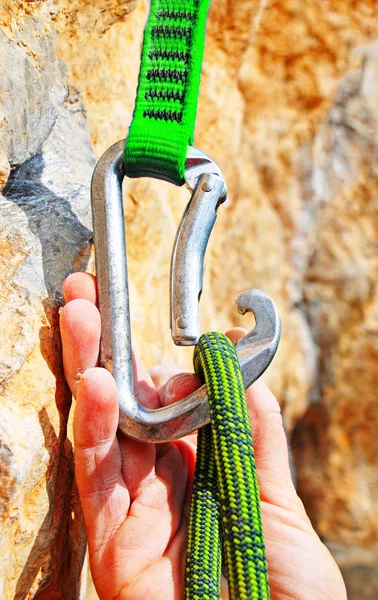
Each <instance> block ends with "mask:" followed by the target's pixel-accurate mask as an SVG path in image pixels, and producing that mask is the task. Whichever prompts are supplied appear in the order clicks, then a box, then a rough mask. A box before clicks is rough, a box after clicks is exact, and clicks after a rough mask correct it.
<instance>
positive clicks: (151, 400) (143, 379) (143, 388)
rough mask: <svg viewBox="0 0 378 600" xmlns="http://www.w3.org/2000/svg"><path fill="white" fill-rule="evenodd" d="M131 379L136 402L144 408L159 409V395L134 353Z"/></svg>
mask: <svg viewBox="0 0 378 600" xmlns="http://www.w3.org/2000/svg"><path fill="white" fill-rule="evenodd" d="M133 378H134V393H135V396H136V398H137V400H138V402H139V403H140V404H141V405H142V406H145V407H146V408H159V406H160V402H159V394H158V392H157V390H156V388H155V386H154V383H153V381H152V379H151V376H150V374H149V372H148V370H147V369H146V367H145V366H144V364H143V363H142V361H141V360H140V358H139V357H138V356H137V355H136V354H135V352H134V351H133Z"/></svg>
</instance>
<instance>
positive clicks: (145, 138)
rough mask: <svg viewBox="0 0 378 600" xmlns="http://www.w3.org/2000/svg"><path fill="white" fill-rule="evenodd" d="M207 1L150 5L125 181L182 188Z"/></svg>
mask: <svg viewBox="0 0 378 600" xmlns="http://www.w3.org/2000/svg"><path fill="white" fill-rule="evenodd" d="M209 4H210V0H152V1H151V8H150V13H149V17H148V21H147V24H146V28H145V31H144V38H143V48H142V57H141V65H140V72H139V82H138V90H137V97H136V101H135V109H134V114H133V120H132V123H131V126H130V130H129V134H128V136H127V140H126V146H125V173H126V175H127V176H128V177H156V178H158V179H165V180H167V181H170V182H171V183H175V184H176V185H182V184H183V183H184V169H185V160H186V152H187V147H188V145H190V144H192V143H193V132H194V124H195V118H196V112H197V103H198V91H199V84H200V78H201V67H202V58H203V52H204V40H205V35H204V34H205V26H206V17H207V11H208V8H209Z"/></svg>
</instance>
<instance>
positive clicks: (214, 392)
mask: <svg viewBox="0 0 378 600" xmlns="http://www.w3.org/2000/svg"><path fill="white" fill-rule="evenodd" d="M194 365H195V370H196V372H197V373H198V374H202V375H203V376H204V379H205V382H206V386H207V391H208V397H209V405H210V416H211V435H212V444H211V449H209V447H208V444H207V445H205V444H202V443H201V444H200V445H199V446H198V450H197V464H196V473H195V481H194V490H193V498H192V502H193V504H196V503H198V482H205V484H207V491H208V493H210V490H213V487H214V483H213V474H211V477H210V476H209V475H210V472H211V473H212V466H211V465H212V462H213V460H214V458H215V464H216V472H217V479H218V490H219V491H218V493H219V504H220V516H221V526H222V543H223V558H224V562H225V567H226V574H227V580H228V587H229V597H230V600H268V599H269V597H270V595H269V584H268V570H267V562H266V556H265V546H264V538H263V528H262V520H261V507H260V496H259V490H258V484H257V476H256V463H255V458H254V452H253V444H252V434H251V428H250V423H249V418H248V411H247V405H246V399H245V391H244V387H243V381H242V377H241V372H240V365H239V361H238V358H237V355H236V351H235V348H234V346H233V345H232V343H231V342H230V340H229V339H228V338H227V337H226V336H224V335H222V334H219V333H208V334H205V335H203V336H201V338H200V340H199V342H198V345H197V348H196V351H195V355H194ZM199 433H200V440H201V439H202V433H201V432H199ZM206 435H208V433H206ZM208 470H209V471H208ZM212 493H213V496H214V497H216V494H214V492H212ZM218 510H219V509H218ZM218 510H217V511H214V512H217V513H218ZM198 531H200V532H201V536H199V537H197V533H196V532H198ZM205 544H206V545H207V546H209V547H210V548H212V551H213V556H212V558H211V559H210V560H211V561H212V562H213V564H217V563H218V553H219V542H218V534H217V529H216V528H215V536H214V538H213V530H212V529H210V528H208V526H207V522H206V519H205V511H204V510H203V509H202V507H201V506H199V507H198V506H197V507H196V506H194V507H193V508H192V509H191V517H190V522H189V535H188V547H187V565H186V568H187V572H186V589H185V598H186V599H187V600H189V599H190V600H192V599H193V600H197V599H198V600H199V599H201V600H202V599H211V600H215V599H217V598H219V597H220V583H219V576H218V572H217V573H216V577H217V580H216V581H214V582H213V587H212V589H214V586H215V585H217V586H218V587H217V591H216V592H215V593H213V594H212V595H210V594H208V591H207V587H205V586H204V584H203V583H204V577H203V576H202V573H207V572H208V569H207V567H206V565H205V564H204V561H203V560H202V559H203V556H204V553H203V547H204V545H205ZM193 555H196V556H198V560H197V562H196V563H195V568H194V563H193V561H192V559H191V557H192V556H193ZM208 561H209V557H208V556H206V562H208ZM215 572H216V570H215V569H214V573H215ZM207 584H208V581H207V579H206V585H207Z"/></svg>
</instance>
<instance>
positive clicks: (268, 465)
mask: <svg viewBox="0 0 378 600" xmlns="http://www.w3.org/2000/svg"><path fill="white" fill-rule="evenodd" d="M246 395H247V404H248V413H249V419H250V422H251V428H252V437H253V445H254V449H255V458H256V466H257V471H258V480H259V486H260V494H261V499H262V500H264V501H267V502H269V503H274V504H275V505H276V506H281V507H282V508H288V509H290V510H292V509H293V507H294V506H295V507H296V508H299V507H302V504H301V502H300V500H299V498H298V496H297V493H296V490H295V487H294V483H293V480H292V477H291V472H290V466H289V453H288V447H287V439H286V435H285V430H284V427H283V420H282V416H281V409H280V405H279V403H278V401H277V400H276V398H275V396H274V395H273V394H272V392H271V391H270V390H269V389H268V387H267V386H266V385H265V383H264V381H263V379H262V378H260V379H258V380H257V381H256V382H255V383H254V384H253V385H252V386H251V387H250V388H249V389H248V390H247V394H246Z"/></svg>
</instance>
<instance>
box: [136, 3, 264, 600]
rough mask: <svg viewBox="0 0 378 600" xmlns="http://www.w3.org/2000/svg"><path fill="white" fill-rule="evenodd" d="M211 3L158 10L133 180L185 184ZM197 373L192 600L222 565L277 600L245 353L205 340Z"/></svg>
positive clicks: (211, 599) (145, 61) (188, 580)
mask: <svg viewBox="0 0 378 600" xmlns="http://www.w3.org/2000/svg"><path fill="white" fill-rule="evenodd" d="M209 3H210V0H152V2H151V9H150V15H149V18H148V22H147V25H146V29H145V33H144V41H143V49H142V62H141V67H140V74H139V84H138V91H137V99H136V104H135V110H134V115H133V120H132V123H131V127H130V130H129V134H128V137H127V141H126V147H125V156H124V158H125V161H124V162H125V173H126V175H127V176H129V177H155V178H159V179H165V180H167V181H170V182H171V183H174V184H176V185H181V184H182V183H183V181H184V168H185V159H186V151H187V146H188V145H189V144H191V143H192V141H193V139H192V138H193V130H194V123H195V116H196V110H197V98H198V91H199V82H200V72H201V63H202V57H203V48H204V31H205V24H206V15H207V11H208V6H209ZM195 369H196V371H197V372H198V373H201V374H203V376H204V378H205V381H206V385H207V391H208V397H209V404H210V415H211V425H208V426H206V427H204V428H203V429H201V430H200V432H199V435H198V449H197V464H196V472H195V479H194V484H193V495H192V504H191V514H190V523H189V529H188V541H187V560H186V570H185V599H186V600H217V599H219V597H220V578H221V569H222V557H223V562H224V566H225V569H226V576H227V580H228V586H229V596H230V600H267V599H269V587H268V575H267V564H266V558H265V549H264V540H263V531H262V524H261V510H260V498H259V492H258V486H257V478H256V466H255V459H254V454H253V446H252V436H251V430H250V424H249V419H248V414H247V408H246V401H245V393H244V388H243V382H242V378H241V373H240V366H239V362H238V359H237V355H236V352H235V349H234V347H233V345H232V344H231V342H230V341H229V340H228V338H226V337H225V336H223V335H221V334H217V333H209V334H206V335H204V336H202V337H201V338H200V340H199V343H198V346H197V349H196V352H195Z"/></svg>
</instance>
